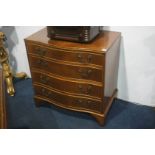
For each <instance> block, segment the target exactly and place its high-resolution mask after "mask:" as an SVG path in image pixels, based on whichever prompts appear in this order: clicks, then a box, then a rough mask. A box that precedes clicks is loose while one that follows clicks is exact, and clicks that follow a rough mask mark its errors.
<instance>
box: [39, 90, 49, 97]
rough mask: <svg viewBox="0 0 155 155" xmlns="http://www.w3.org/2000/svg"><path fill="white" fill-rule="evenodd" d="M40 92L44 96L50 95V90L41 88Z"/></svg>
mask: <svg viewBox="0 0 155 155" xmlns="http://www.w3.org/2000/svg"><path fill="white" fill-rule="evenodd" d="M41 94H42V95H43V96H45V97H50V96H51V92H49V91H47V90H45V89H44V88H42V89H41Z"/></svg>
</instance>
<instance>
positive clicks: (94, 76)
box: [29, 55, 102, 82]
mask: <svg viewBox="0 0 155 155" xmlns="http://www.w3.org/2000/svg"><path fill="white" fill-rule="evenodd" d="M29 62H30V65H31V67H32V68H38V69H41V70H43V71H47V72H50V73H52V74H56V75H60V76H64V77H70V78H76V79H86V80H93V81H98V82H102V70H101V69H96V68H92V67H83V66H77V65H74V66H73V65H69V64H67V63H66V64H64V63H60V62H56V61H49V60H46V59H41V58H38V57H34V56H30V55H29Z"/></svg>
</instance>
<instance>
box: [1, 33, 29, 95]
mask: <svg viewBox="0 0 155 155" xmlns="http://www.w3.org/2000/svg"><path fill="white" fill-rule="evenodd" d="M4 41H5V35H4V33H2V32H0V64H1V65H2V69H3V76H4V78H5V82H6V86H7V93H8V94H9V95H10V96H14V94H15V89H14V86H13V80H12V79H13V77H17V78H27V75H26V73H24V72H22V73H17V74H16V75H13V73H12V71H11V67H10V65H9V59H8V57H9V56H8V53H7V51H6V49H5V47H4Z"/></svg>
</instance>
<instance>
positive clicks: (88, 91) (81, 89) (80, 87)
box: [78, 85, 92, 94]
mask: <svg viewBox="0 0 155 155" xmlns="http://www.w3.org/2000/svg"><path fill="white" fill-rule="evenodd" d="M78 88H79V91H80V93H84V94H90V92H91V90H92V86H88V87H87V89H86V90H84V88H83V86H82V85H79V86H78Z"/></svg>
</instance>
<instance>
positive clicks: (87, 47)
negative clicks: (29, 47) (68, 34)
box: [25, 28, 121, 53]
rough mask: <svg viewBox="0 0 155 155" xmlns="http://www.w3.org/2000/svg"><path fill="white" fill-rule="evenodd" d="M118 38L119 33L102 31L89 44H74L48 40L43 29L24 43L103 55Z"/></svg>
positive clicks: (45, 30)
mask: <svg viewBox="0 0 155 155" xmlns="http://www.w3.org/2000/svg"><path fill="white" fill-rule="evenodd" d="M120 36H121V33H120V32H112V31H104V32H103V33H101V34H100V35H99V36H97V38H96V39H95V40H93V41H92V42H90V43H75V42H69V41H60V40H50V39H49V38H48V37H47V29H46V28H44V29H42V30H40V31H38V32H36V33H35V34H33V35H31V36H29V37H28V38H26V39H25V41H31V42H35V43H39V44H43V45H45V44H46V46H50V47H51V46H53V47H55V48H59V49H67V50H68V49H70V50H83V51H93V52H98V53H105V52H107V51H108V49H109V48H110V47H111V46H112V45H113V43H114V42H115V41H116V39H118V38H119V37H120Z"/></svg>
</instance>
